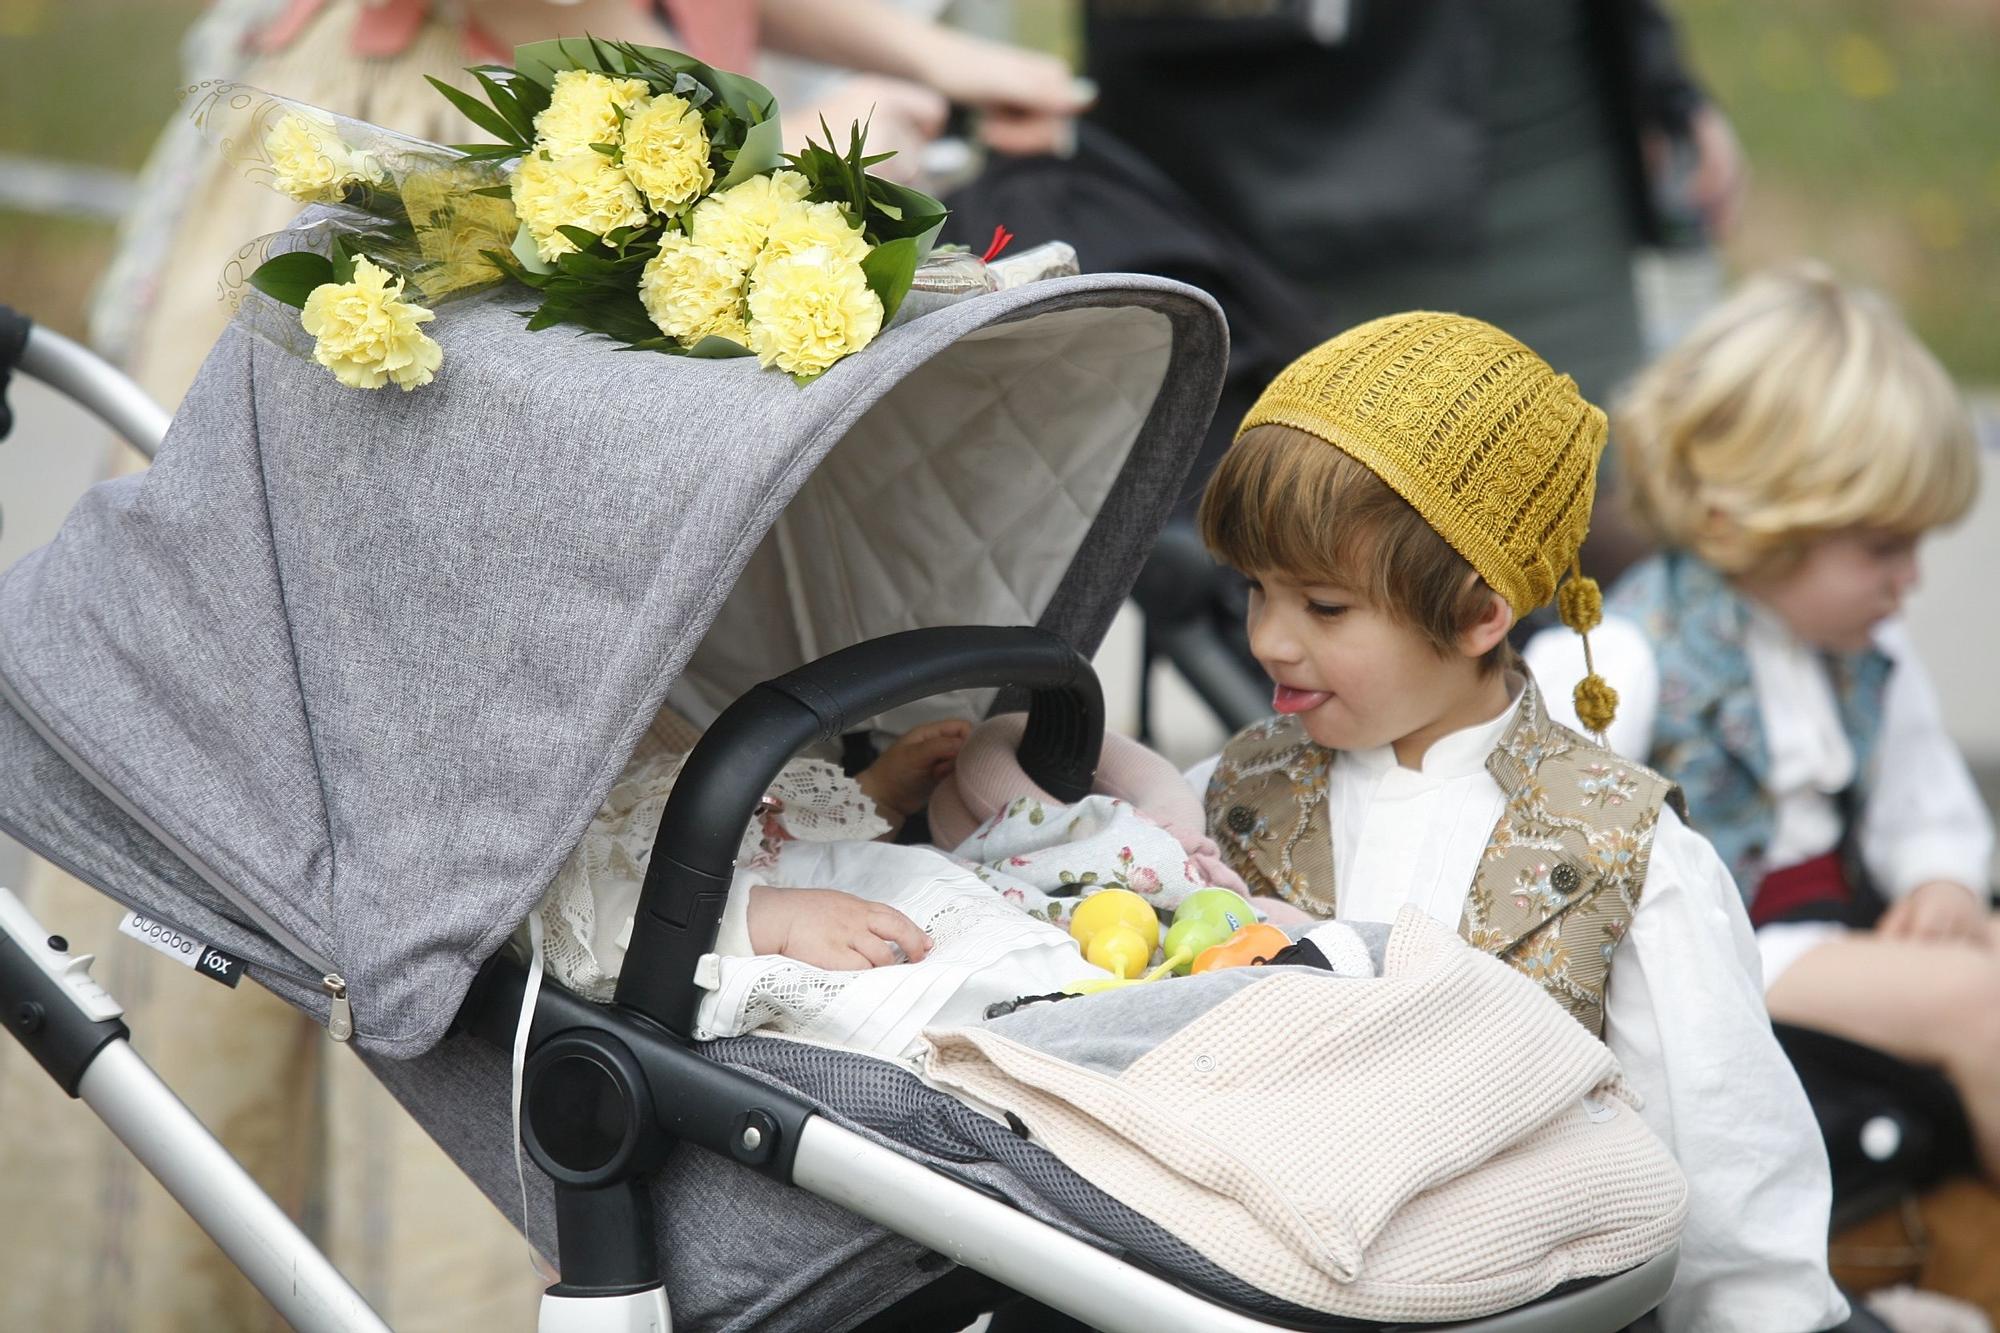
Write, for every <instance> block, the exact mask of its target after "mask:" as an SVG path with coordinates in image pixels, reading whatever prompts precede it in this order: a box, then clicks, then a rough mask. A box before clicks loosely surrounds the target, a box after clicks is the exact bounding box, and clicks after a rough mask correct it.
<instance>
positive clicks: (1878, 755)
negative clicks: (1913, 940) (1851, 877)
mask: <svg viewBox="0 0 2000 1333" xmlns="http://www.w3.org/2000/svg"><path fill="white" fill-rule="evenodd" d="M1877 642H1878V643H1879V644H1880V645H1881V647H1882V649H1883V651H1884V652H1887V653H1888V654H1889V656H1890V657H1891V658H1893V659H1894V660H1895V663H1896V666H1895V669H1894V670H1893V671H1891V672H1890V673H1889V684H1888V688H1887V690H1886V692H1885V693H1886V697H1885V698H1884V700H1883V704H1882V730H1881V733H1880V735H1879V737H1878V739H1877V741H1876V752H1875V782H1874V786H1873V789H1872V790H1871V791H1870V793H1869V797H1868V808H1867V809H1866V810H1864V811H1863V812H1862V815H1861V831H1860V833H1861V857H1862V860H1863V861H1864V862H1866V863H1867V866H1868V873H1869V875H1870V876H1871V877H1872V878H1873V879H1874V881H1875V883H1876V884H1877V885H1878V886H1879V887H1880V888H1881V890H1882V892H1883V893H1884V894H1885V895H1886V896H1888V897H1890V898H1892V899H1893V898H1901V897H1903V896H1904V895H1906V894H1908V893H1909V892H1910V891H1911V890H1912V889H1914V888H1916V887H1917V886H1918V885H1920V884H1924V883H1927V882H1928V881H1930V880H1934V879H1946V880H1951V881H1953V882H1954V883H1958V884H1963V885H1965V886H1966V887H1967V888H1969V889H1971V890H1973V891H1974V892H1975V893H1978V894H1980V895H1982V896H1984V895H1985V893H1986V892H1987V888H1988V879H1989V876H1990V873H1991V866H1992V863H1993V821H1992V820H1991V818H1989V817H1988V815H1987V813H1986V805H1985V802H1984V801H1982V800H1981V799H1980V795H1979V788H1978V787H1977V786H1976V785H1975V784H1974V783H1973V780H1972V774H1971V773H1970V772H1969V771H1968V770H1967V769H1966V766H1965V758H1964V756H1963V755H1961V754H1960V753H1959V752H1958V747H1957V746H1956V745H1954V744H1952V740H1951V736H1950V733H1948V732H1947V731H1946V730H1945V725H1944V716H1943V710H1942V709H1941V708H1940V707H1939V705H1938V697H1937V689H1936V688H1935V687H1934V686H1933V685H1932V684H1931V678H1930V673H1929V672H1928V671H1926V670H1924V664H1923V661H1922V660H1921V659H1920V658H1919V657H1918V656H1917V650H1916V645H1915V644H1914V643H1912V642H1911V641H1910V636H1909V631H1908V630H1907V629H1906V628H1905V627H1904V626H1903V625H1902V624H1901V623H1899V622H1895V621H1891V622H1889V623H1888V624H1885V625H1884V626H1883V627H1882V628H1881V629H1880V630H1879V631H1877Z"/></svg>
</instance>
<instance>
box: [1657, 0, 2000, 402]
mask: <svg viewBox="0 0 2000 1333" xmlns="http://www.w3.org/2000/svg"><path fill="white" fill-rule="evenodd" d="M1676 10H1677V13H1678V14H1679V15H1680V18H1681V21H1682V25H1683V37H1684V40H1685V42H1686V44H1687V48H1688V54H1689V56H1690V58H1691V60H1692V62H1693V64H1694V66H1695V68H1697V69H1698V70H1699V71H1700V73H1701V76H1702V78H1703V79H1704V80H1705V81H1706V82H1707V83H1708V85H1709V87H1710V88H1711V89H1712V90H1713V92H1714V93H1715V95H1716V97H1717V99H1718V100H1719V101H1720V102H1721V103H1722V105H1723V106H1724V107H1725V108H1726V109H1727V111H1728V112H1729V115H1730V118H1731V119H1732V121H1733V122H1734V123H1735V125H1736V131H1737V134H1738V135H1739V136H1740V137H1741V138H1742V140H1743V144H1744V148H1745V151H1746V152H1747V153H1748V155H1749V158H1750V162H1751V165H1752V167H1753V169H1754V171H1755V173H1756V174H1755V178H1754V181H1753V185H1752V191H1751V195H1750V200H1749V204H1748V207H1747V209H1746V212H1745V216H1744V219H1743V224H1742V226H1741V228H1740V229H1739V231H1738V233H1737V235H1736V236H1734V237H1733V238H1731V240H1730V243H1729V245H1728V247H1727V253H1728V257H1729V259H1730V262H1731V266H1732V267H1733V268H1736V269H1738V270H1741V269H1745V268H1749V267H1754V266H1756V265H1758V264H1762V263H1767V262H1770V261H1773V260H1776V259H1782V258H1787V257H1790V256H1794V255H1817V256H1819V257H1821V258H1824V259H1826V260H1827V261H1829V262H1830V263H1832V264H1833V265H1834V266H1835V267H1836V268H1837V269H1838V270H1839V271H1840V272H1841V273H1843V274H1844V275H1846V276H1848V277H1850V278H1853V279H1855V280H1857V281H1861V282H1864V283H1867V284H1869V285H1871V286H1874V287H1877V288H1879V289H1880V290H1882V291H1884V292H1886V293H1887V294H1888V295H1890V296H1891V297H1893V298H1894V299H1895V300H1896V301H1897V302H1898V303H1899V304H1900V305H1901V306H1902V307H1903V309H1904V311H1905V313H1906V314H1907V315H1908V316H1909V317H1910V320H1911V322H1912V323H1913V324H1914V325H1915V326H1916V328H1917V332H1918V333H1919V334H1920V335H1921V336H1922V337H1923V338H1924V340H1925V341H1926V342H1927V343H1929V344H1930V346H1931V347H1932V348H1933V349H1934V350H1935V351H1936V352H1937V353H1938V355H1939V356H1940V357H1941V358H1942V359H1943V360H1944V362H1945V363H1946V365H1948V366H1950V367H1951V369H1952V370H1953V371H1954V372H1955V373H1956V374H1957V375H1958V376H1959V378H1960V379H1961V380H1962V381H1965V382H1967V383H1973V384H1981V385H1992V384H1996V383H2000V330H1996V328H1995V327H1994V323H1993V319H1992V314H1991V312H1992V311H1993V310H1994V309H1995V308H1996V307H2000V7H1996V6H1995V5H1993V4H1990V3H1984V2H1983V0H1754V2H1753V0H1681V2H1680V3H1679V4H1678V5H1677V6H1676Z"/></svg>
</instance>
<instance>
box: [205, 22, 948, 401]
mask: <svg viewBox="0 0 2000 1333" xmlns="http://www.w3.org/2000/svg"><path fill="white" fill-rule="evenodd" d="M471 73H472V75H473V77H474V79H475V80H476V81H477V82H478V85H479V89H480V92H481V93H483V94H484V96H483V98H482V97H478V96H474V95H472V94H469V93H466V92H462V91H460V90H458V89H456V88H453V87H451V86H449V85H447V84H444V83H441V82H439V81H438V80H436V79H432V80H431V83H432V84H433V85H434V86H436V88H437V89H438V91H439V92H440V93H442V94H443V95H444V96H445V97H446V98H448V99H449V100H450V101H451V102H452V104H453V105H454V106H456V107H457V108H458V109H459V110H460V111H461V112H463V113H464V114H465V116H466V117H467V118H468V119H470V120H471V121H472V122H473V123H474V124H475V125H477V126H479V127H480V128H481V129H483V130H485V131H486V132H487V133H489V134H491V135H492V136H493V137H494V138H495V139H496V140H497V141H498V142H495V143H488V144H459V145H454V146H452V147H450V148H445V147H442V146H440V145H435V144H423V145H417V141H414V140H405V139H402V138H401V136H394V135H389V134H388V133H387V132H386V131H382V130H379V129H377V128H376V127H374V126H368V125H363V124H360V123H358V122H354V121H346V120H342V119H341V118H339V117H334V116H330V115H328V114H327V113H325V112H322V111H318V110H316V109H314V108H311V107H304V106H300V105H297V104H293V103H287V102H285V101H284V99H281V98H269V97H264V98H263V102H262V103H261V104H260V105H262V106H265V107H273V108H276V111H275V112H270V111H259V112H258V113H257V115H258V121H257V124H256V125H255V126H254V128H253V129H252V130H251V131H249V132H246V131H245V130H244V128H243V127H242V126H241V125H236V126H234V127H233V128H232V129H231V130H230V131H229V132H222V131H215V130H214V127H209V126H205V128H209V129H211V130H212V131H213V132H212V133H211V137H213V138H215V139H217V141H218V143H219V144H221V145H222V146H223V147H224V149H225V151H241V150H240V147H239V146H240V145H244V144H248V145H250V146H251V157H252V158H254V161H246V162H245V164H244V165H245V169H246V170H247V171H249V172H250V174H251V175H253V176H254V177H257V178H260V179H263V180H265V181H267V182H268V183H269V184H271V185H273V186H274V187H275V188H278V189H281V190H283V191H284V192H286V193H288V194H291V195H292V196H293V197H294V198H298V199H301V200H308V201H314V202H319V203H322V204H330V205H333V206H334V208H333V211H332V213H331V214H329V215H325V216H322V217H321V218H320V219H319V221H318V223H317V224H315V227H316V231H315V233H314V236H313V239H312V240H311V241H309V242H303V243H301V242H300V241H299V240H298V239H297V238H296V237H294V238H292V239H291V240H288V241H287V242H286V244H287V245H288V246H289V247H290V248H289V249H287V250H286V252H284V253H277V254H273V255H271V257H269V258H268V259H266V260H265V262H263V263H262V264H261V265H259V266H258V267H257V268H256V270H255V271H254V272H252V273H251V274H250V277H249V283H250V285H251V286H253V287H255V288H257V289H258V290H260V291H262V292H264V293H265V294H266V295H269V296H272V297H275V298H276V299H278V300H279V301H281V302H284V303H285V304H287V305H290V306H293V307H296V308H298V309H299V311H300V324H299V327H300V328H303V329H304V330H306V331H307V332H309V333H312V334H313V335H314V339H315V341H314V345H313V347H312V350H311V355H312V356H314V357H315V359H317V360H319V361H320V362H321V364H323V365H326V366H327V367H328V368H329V369H332V370H333V371H334V372H335V373H336V374H337V375H338V376H339V377H340V379H341V381H342V383H345V384H350V385H355V386H357V387H368V388H373V387H379V386H381V385H383V384H388V383H394V384H397V385H400V386H401V387H403V388H406V389H407V388H413V387H416V386H417V385H419V384H423V383H428V382H429V380H430V378H431V375H432V373H433V372H435V371H436V369H437V367H438V365H439V363H440V361H441V359H442V357H441V353H439V352H438V351H437V344H436V343H434V342H432V341H431V340H430V339H429V338H428V337H426V336H425V335H424V334H423V333H422V332H421V331H420V329H419V328H418V326H419V325H420V324H422V323H424V322H425V321H427V320H429V319H430V318H431V313H430V311H429V310H428V309H427V308H426V307H425V306H424V305H422V304H419V302H421V301H425V300H429V301H432V302H433V303H434V302H435V301H436V300H438V299H446V298H448V297H450V296H454V295H457V294H460V293H463V292H466V291H471V290H476V289H477V288H479V287H481V286H484V285H488V284H490V283H492V282H496V281H499V280H501V279H503V278H511V279H513V280H515V281H517V282H520V283H522V284H524V285H525V286H528V287H531V288H533V289H535V290H536V291H537V292H538V293H539V295H540V303H539V305H538V307H537V308H536V309H535V310H534V311H533V312H532V313H531V315H530V318H529V325H528V326H529V327H530V328H531V329H540V328H547V327H550V326H552V325H556V324H569V325H574V326H578V327H581V328H585V329H589V330H591V331H593V332H597V333H601V334H604V335H606V336H608V337H610V338H613V339H615V340H617V341H619V342H622V343H624V344H625V345H626V346H628V347H631V348H635V349H640V350H649V351H659V352H668V353H675V354H686V355H691V356H697V357H728V356H752V355H754V356H756V357H757V358H758V360H759V361H760V362H761V363H762V364H763V365H765V366H767V367H775V368H777V369H779V370H782V371H784V372H785V373H786V374H788V375H790V376H791V377H792V378H793V379H794V380H796V381H798V382H799V383H802V384H803V383H807V382H809V381H811V380H813V379H815V378H817V377H818V376H819V375H821V374H823V373H825V372H826V370H828V369H829V368H830V367H832V366H833V365H834V364H835V363H836V362H838V361H840V360H841V359H842V358H844V357H847V356H850V355H852V354H853V353H855V352H858V351H860V350H861V349H862V348H864V347H866V346H867V345H868V344H869V343H870V342H871V341H873V339H874V338H875V336H876V335H877V334H878V333H879V332H880V331H881V330H882V329H883V328H884V327H885V326H887V324H888V323H889V321H890V320H892V319H893V318H894V317H895V314H896V311H897V309H898V308H899V306H900V305H901V303H902V300H903V298H904V296H905V295H906V294H907V293H908V291H909V289H910V284H911V281H912V279H913V278H914V276H915V274H916V270H917V267H918V266H919V265H920V264H921V263H922V262H923V261H924V259H925V257H926V256H927V255H928V254H929V253H930V250H931V246H932V243H933V242H934V241H935V239H936V236H937V233H938V229H939V228H940V227H941V226H942V225H943V223H944V220H945V216H946V214H945V209H944V207H943V205H941V204H939V203H938V201H937V200H935V199H933V198H931V197H930V196H929V195H926V194H924V193H922V192H920V191H917V190H913V189H910V188H908V187H905V186H901V185H896V184H893V183H891V182H888V181H884V180H880V179H878V178H876V177H874V176H871V175H870V174H869V173H868V168H869V167H870V166H873V165H874V164H875V163H877V162H879V161H881V160H882V159H883V157H886V156H887V155H886V154H884V155H881V156H870V155H868V153H867V151H866V142H865V134H864V131H863V130H862V129H861V128H860V127H859V126H857V127H855V128H854V129H853V130H852V132H851V133H850V136H849V141H848V144H847V146H846V148H845V149H844V150H839V149H837V147H836V143H835V139H834V135H833V133H832V131H831V129H830V128H827V127H826V126H824V125H822V130H823V131H824V132H825V135H826V139H827V142H826V144H825V145H820V144H817V143H808V145H807V147H806V150H805V151H804V152H803V153H798V154H793V155H789V156H788V155H785V154H783V153H782V152H781V144H780V141H779V137H778V136H779V131H778V115H777V106H776V104H775V100H774V99H773V98H772V96H771V94H770V92H769V91H768V90H766V89H765V88H764V87H763V86H762V85H761V84H758V83H756V82H755V81H753V80H751V79H747V78H745V77H743V76H742V75H739V74H732V73H729V72H727V71H724V70H717V69H714V68H712V67H710V66H708V65H705V64H703V63H702V62H700V61H698V60H695V59H693V58H692V57H690V56H686V55H682V54H681V53H679V52H676V51H668V50H663V49H661V48H658V47H645V46H634V45H630V44H627V43H606V42H599V41H597V40H595V39H590V38H585V39H582V40H554V41H547V42H537V43H534V44H532V45H529V46H523V47H520V48H517V49H516V51H515V53H514V64H513V66H512V67H507V66H498V65H484V66H479V67H477V68H475V69H473V70H472V71H471ZM226 88H227V95H228V100H229V102H230V103H231V104H232V105H234V104H235V103H237V102H239V101H241V102H246V103H247V102H249V101H252V100H254V98H255V97H257V96H262V95H257V94H255V93H254V90H246V89H239V88H236V87H235V86H234V85H227V86H226ZM215 101H216V98H215V95H213V94H212V95H211V96H210V98H209V99H208V102H209V105H210V108H211V110H212V109H213V107H214V105H215ZM236 109H237V110H238V111H241V109H242V108H241V107H237V108H236ZM201 119H202V117H201V116H200V115H197V120H201ZM412 145H416V147H414V148H413V147H412ZM413 163H414V164H416V165H413ZM452 173H456V175H455V176H454V175H453V174H452ZM270 239H271V238H266V240H267V241H269V240H270ZM266 248H267V249H269V248H272V247H269V246H267V247H266ZM408 297H415V298H416V299H415V300H410V299H406V298H408Z"/></svg>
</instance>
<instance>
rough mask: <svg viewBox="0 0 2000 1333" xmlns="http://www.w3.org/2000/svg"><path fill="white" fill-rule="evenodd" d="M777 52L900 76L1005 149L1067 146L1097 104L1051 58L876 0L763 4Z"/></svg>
mask: <svg viewBox="0 0 2000 1333" xmlns="http://www.w3.org/2000/svg"><path fill="white" fill-rule="evenodd" d="M762 8H763V17H764V35H765V38H766V40H767V41H768V43H769V44H770V46H771V47H772V48H773V49H775V50H780V51H787V52H790V53H792V54H794V55H802V56H807V57H809V58H811V59H814V60H818V61H821V62H823V63H825V64H829V65H839V66H844V67H846V68H848V69H852V70H856V71H858V72H863V73H874V74H886V75H889V76H891V77H894V78H899V79H908V80H910V81H911V82H913V83H920V84H923V85H924V86H925V87H927V88H930V89H932V90H933V91H935V92H938V93H940V94H942V95H943V96H944V97H945V98H946V99H947V100H948V101H951V102H956V103H959V104H961V105H963V106H967V107H971V108H972V109H974V110H976V111H978V112H980V113H981V116H982V127H981V131H980V137H981V138H983V139H984V140H985V141H986V142H987V144H989V145H990V146H991V147H993V148H994V149H996V150H997V151H999V152H1003V153H1016V154H1025V153H1046V152H1058V151H1062V150H1063V149H1065V148H1066V147H1067V145H1068V143H1069V142H1070V137H1071V121H1072V119H1073V118H1074V117H1075V116H1076V115H1077V113H1079V112H1081V111H1082V110H1084V109H1085V108H1086V107H1088V106H1089V105H1090V103H1091V102H1092V101H1093V100H1094V98H1095V93H1094V91H1093V90H1092V89H1091V87H1090V86H1089V85H1088V84H1087V83H1084V82H1080V81H1078V80H1076V79H1074V78H1072V77H1071V76H1070V73H1069V69H1068V67H1067V66H1065V65H1064V64H1063V63H1062V62H1061V61H1060V60H1057V59H1056V58H1055V57H1053V56H1048V55H1043V54H1040V53H1038V52H1034V51H1027V50H1023V49H1022V48H1020V47H1017V46H1010V45H1008V44H1006V43H1004V42H994V41H988V40H986V39H985V38H982V37H974V36H971V35H969V34H967V33H962V32H956V31H953V30H952V29H950V28H946V27H942V26H940V25H939V24H936V23H932V22H929V21H927V20H925V19H921V18H918V17H916V16H915V15H911V14H906V13H904V12H902V11H901V10H898V9H896V8H895V7H894V6H892V5H888V4H884V3H883V2H882V0H763V6H762Z"/></svg>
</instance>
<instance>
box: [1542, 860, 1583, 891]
mask: <svg viewBox="0 0 2000 1333" xmlns="http://www.w3.org/2000/svg"><path fill="white" fill-rule="evenodd" d="M1581 882H1582V877H1581V876H1579V875H1578V874H1577V873H1576V867H1575V866H1573V865H1571V864H1570V863H1569V862H1567V861H1558V862H1556V865H1555V869H1553V870H1551V871H1549V885H1550V886H1551V887H1552V888H1554V889H1555V891H1556V892H1557V893H1560V894H1561V895H1563V897H1565V898H1567V897H1569V895H1570V894H1572V893H1575V892H1576V889H1577V885H1578V884H1580V883H1581Z"/></svg>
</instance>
